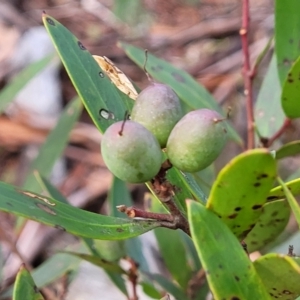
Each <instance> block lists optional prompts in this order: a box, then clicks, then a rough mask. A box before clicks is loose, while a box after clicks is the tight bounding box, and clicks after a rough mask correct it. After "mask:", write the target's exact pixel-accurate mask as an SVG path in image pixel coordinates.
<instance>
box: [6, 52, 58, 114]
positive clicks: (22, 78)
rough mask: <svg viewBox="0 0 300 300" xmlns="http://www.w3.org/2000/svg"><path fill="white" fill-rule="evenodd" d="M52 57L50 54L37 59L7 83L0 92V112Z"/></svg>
mask: <svg viewBox="0 0 300 300" xmlns="http://www.w3.org/2000/svg"><path fill="white" fill-rule="evenodd" d="M53 58H54V55H53V54H51V55H49V56H47V57H45V58H42V59H41V60H39V61H36V62H34V63H32V64H30V65H29V66H28V67H26V68H25V69H24V70H22V71H21V72H20V73H19V74H18V75H16V76H15V78H14V79H13V80H12V81H11V82H10V83H9V84H7V86H6V87H5V88H4V89H3V90H2V91H1V92H0V113H2V112H3V111H4V110H5V108H6V107H7V105H8V104H9V103H10V102H11V101H12V100H14V97H15V96H16V95H17V94H18V92H19V91H20V90H21V89H22V88H23V87H24V86H25V85H26V84H27V83H28V82H29V81H30V80H31V79H32V78H33V77H34V76H35V75H37V74H38V73H39V72H40V71H41V70H43V69H44V68H45V67H46V66H47V65H48V64H49V63H50V61H52V60H53Z"/></svg>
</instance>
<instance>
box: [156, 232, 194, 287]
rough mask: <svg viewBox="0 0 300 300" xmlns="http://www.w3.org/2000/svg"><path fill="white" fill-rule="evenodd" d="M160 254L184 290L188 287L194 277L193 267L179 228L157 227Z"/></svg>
mask: <svg viewBox="0 0 300 300" xmlns="http://www.w3.org/2000/svg"><path fill="white" fill-rule="evenodd" d="M154 232H155V236H156V239H157V242H158V247H159V250H160V254H161V256H162V258H163V261H164V263H165V264H166V267H167V269H168V270H169V272H170V273H171V275H172V278H173V279H174V280H176V281H177V282H178V283H179V285H180V286H181V287H182V289H183V290H186V289H187V287H188V282H189V279H190V278H191V277H192V270H191V267H190V266H189V265H188V261H187V256H186V249H185V247H184V244H183V240H182V238H181V236H180V233H179V231H178V230H176V231H175V230H170V229H167V228H157V229H155V230H154Z"/></svg>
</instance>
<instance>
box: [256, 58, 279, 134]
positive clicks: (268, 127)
mask: <svg viewBox="0 0 300 300" xmlns="http://www.w3.org/2000/svg"><path fill="white" fill-rule="evenodd" d="M280 95H281V84H280V80H279V77H278V72H277V60H276V55H275V54H274V55H273V57H272V59H271V62H270V65H269V67H268V71H267V73H266V75H265V77H264V79H263V82H262V85H261V88H260V90H259V93H258V96H257V101H256V103H255V109H254V113H255V124H256V126H257V129H258V132H259V134H260V135H261V136H262V137H270V136H272V135H273V134H274V133H275V132H276V131H277V130H278V129H279V128H280V127H281V126H282V124H283V122H284V118H285V115H284V112H283V110H282V107H281V101H280Z"/></svg>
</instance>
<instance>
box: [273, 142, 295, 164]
mask: <svg viewBox="0 0 300 300" xmlns="http://www.w3.org/2000/svg"><path fill="white" fill-rule="evenodd" d="M298 154H300V141H299V140H298V141H292V142H290V143H287V144H285V145H283V146H282V147H281V148H279V149H278V150H276V159H282V158H285V157H288V156H294V155H298Z"/></svg>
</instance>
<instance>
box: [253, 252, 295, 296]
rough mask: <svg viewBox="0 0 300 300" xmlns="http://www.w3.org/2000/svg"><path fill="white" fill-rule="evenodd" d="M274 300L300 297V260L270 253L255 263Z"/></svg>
mask: <svg viewBox="0 0 300 300" xmlns="http://www.w3.org/2000/svg"><path fill="white" fill-rule="evenodd" d="M254 267H255V269H256V271H257V273H258V275H259V276H260V277H261V280H262V282H263V283H264V285H265V287H266V288H267V290H268V291H269V293H270V295H271V294H272V299H280V300H288V299H296V298H297V297H299V296H300V284H299V282H300V259H299V258H292V257H289V256H282V255H279V254H275V253H270V254H267V255H264V256H261V257H260V258H258V259H257V260H256V261H255V262H254Z"/></svg>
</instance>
